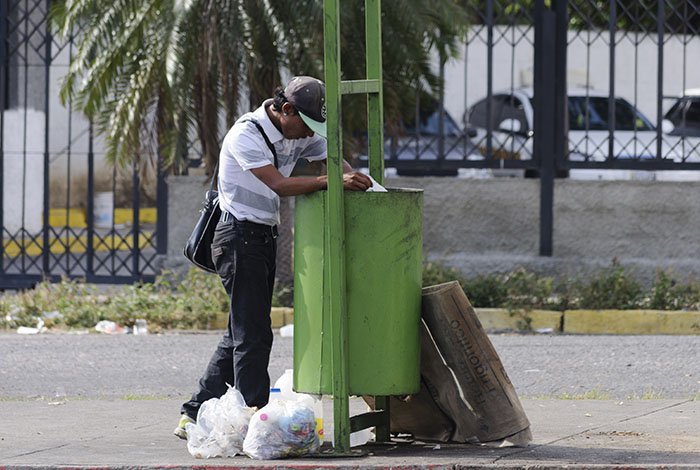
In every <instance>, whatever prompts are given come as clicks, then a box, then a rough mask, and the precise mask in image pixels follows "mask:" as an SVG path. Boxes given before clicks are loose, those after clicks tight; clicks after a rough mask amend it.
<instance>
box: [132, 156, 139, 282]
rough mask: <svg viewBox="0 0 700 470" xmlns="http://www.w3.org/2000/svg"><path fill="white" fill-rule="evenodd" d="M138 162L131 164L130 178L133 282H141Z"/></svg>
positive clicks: (137, 159) (137, 157) (135, 160)
mask: <svg viewBox="0 0 700 470" xmlns="http://www.w3.org/2000/svg"><path fill="white" fill-rule="evenodd" d="M139 161H140V157H139V156H136V158H135V159H134V163H133V169H132V176H131V184H132V187H131V198H132V201H131V210H132V212H133V214H132V235H133V241H132V244H133V246H132V247H131V256H132V258H131V266H132V267H131V269H132V273H131V277H132V278H133V279H134V281H139V280H141V274H140V273H139V270H140V267H139V265H140V261H141V247H140V246H139V234H140V233H141V227H139V220H140V214H139V205H140V202H141V201H140V192H141V191H140V190H141V178H140V177H139V167H140V165H139Z"/></svg>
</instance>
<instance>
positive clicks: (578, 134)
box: [465, 88, 700, 179]
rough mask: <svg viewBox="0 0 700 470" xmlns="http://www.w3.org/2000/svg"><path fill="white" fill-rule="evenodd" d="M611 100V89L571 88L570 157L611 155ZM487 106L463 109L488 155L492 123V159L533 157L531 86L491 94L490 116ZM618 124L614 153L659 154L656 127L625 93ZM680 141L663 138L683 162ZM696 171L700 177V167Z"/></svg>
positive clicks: (591, 172) (605, 174)
mask: <svg viewBox="0 0 700 470" xmlns="http://www.w3.org/2000/svg"><path fill="white" fill-rule="evenodd" d="M609 104H610V100H609V97H608V95H607V94H603V93H600V92H594V91H592V90H589V89H574V90H570V91H569V93H568V106H567V108H568V120H569V135H568V137H569V155H568V158H569V160H571V161H593V162H602V161H605V160H607V158H608V151H609V148H608V142H609V138H610V131H609V123H608V109H609ZM487 105H488V98H484V99H482V100H480V101H478V102H476V103H475V104H474V105H473V106H472V107H471V108H469V110H468V111H467V113H466V114H465V118H466V119H465V120H466V124H467V125H468V126H471V127H473V128H475V129H476V137H475V138H474V139H473V141H474V143H475V145H476V146H477V148H478V150H479V151H480V152H481V153H482V154H483V155H484V156H486V155H487V153H488V151H487V150H488V149H487V129H488V128H491V129H492V149H491V151H492V155H493V157H494V158H502V159H511V158H512V159H520V160H526V159H531V158H532V140H533V139H532V137H533V135H534V132H533V122H534V108H533V106H534V105H533V89H532V88H519V89H515V90H513V91H512V92H511V91H507V92H502V93H495V94H494V95H493V97H492V98H491V114H490V121H489V114H488V112H487ZM614 129H615V132H614V142H613V156H614V158H617V159H639V160H644V159H651V158H655V157H656V139H657V131H656V128H655V127H654V125H653V124H652V123H651V121H650V120H649V119H648V118H647V117H646V116H644V115H643V114H642V113H641V112H640V111H639V110H638V109H636V108H635V107H634V106H633V105H632V104H631V103H630V102H628V101H627V100H625V99H624V98H620V97H616V98H615V127H614ZM699 142H700V141H699ZM677 144H678V141H677V139H674V138H668V136H665V137H664V140H663V141H662V155H663V157H664V158H669V159H673V160H675V161H682V160H683V156H684V155H683V153H682V152H683V151H684V149H683V148H682V147H681V146H679V145H677ZM696 157H697V156H696ZM697 173H698V176H699V177H700V172H697ZM692 174H693V175H694V174H695V173H692ZM570 175H571V177H572V178H577V179H632V178H642V179H653V178H655V174H654V173H651V172H638V171H630V170H597V169H574V170H571V172H570Z"/></svg>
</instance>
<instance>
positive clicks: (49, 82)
mask: <svg viewBox="0 0 700 470" xmlns="http://www.w3.org/2000/svg"><path fill="white" fill-rule="evenodd" d="M50 4H51V2H50V1H49V0H9V1H8V0H2V1H0V111H1V112H2V114H1V115H0V173H1V174H2V178H1V181H0V186H1V188H2V190H1V191H0V205H1V206H2V214H0V227H1V229H2V238H3V244H2V256H0V289H4V288H23V287H29V286H32V285H33V284H35V283H37V282H39V281H40V280H43V279H49V280H56V279H59V278H61V277H68V278H84V279H86V280H88V281H89V282H97V283H103V282H104V283H124V282H134V281H137V280H144V281H149V280H152V279H153V278H154V275H155V274H156V272H157V271H159V259H160V258H159V255H160V254H164V253H165V250H166V240H167V238H166V233H167V220H166V218H165V217H166V196H167V186H166V182H165V178H164V174H163V172H162V171H161V168H160V167H159V166H158V163H157V159H155V158H152V157H148V156H142V157H141V158H140V159H135V163H134V164H133V166H132V167H131V168H123V169H121V168H112V167H111V166H110V165H108V164H106V162H105V161H104V155H103V153H102V148H103V145H102V141H101V140H100V139H99V138H97V137H95V136H94V135H93V127H92V125H91V123H90V122H89V121H87V120H86V119H85V118H84V117H83V116H82V115H81V114H80V113H77V112H73V109H72V106H71V104H70V103H68V104H67V105H66V106H64V105H62V104H61V103H60V102H59V101H58V90H59V87H60V79H61V77H63V76H64V75H65V72H66V71H67V68H68V64H69V62H70V58H71V57H72V55H73V53H74V46H73V41H72V40H68V41H65V42H59V41H57V40H56V38H54V37H52V35H51V34H50V32H49V28H48V25H47V16H48V10H49V8H50Z"/></svg>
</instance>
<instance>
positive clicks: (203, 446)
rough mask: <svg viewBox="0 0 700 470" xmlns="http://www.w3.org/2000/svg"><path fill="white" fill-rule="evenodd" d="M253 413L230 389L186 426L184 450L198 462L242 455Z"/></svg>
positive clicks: (213, 399)
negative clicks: (199, 460)
mask: <svg viewBox="0 0 700 470" xmlns="http://www.w3.org/2000/svg"><path fill="white" fill-rule="evenodd" d="M253 413H254V410H253V409H252V408H249V407H247V406H246V404H245V400H244V399H243V395H241V393H240V392H239V391H238V390H236V389H235V388H233V387H230V388H229V389H228V391H227V392H226V393H225V394H224V396H222V397H221V398H220V399H219V398H212V399H210V400H207V401H205V402H204V403H202V406H201V407H200V408H199V412H198V413H197V422H196V423H189V424H187V425H186V426H185V429H186V430H187V450H188V451H189V452H190V454H192V456H193V457H195V458H198V459H209V458H212V457H233V456H235V455H237V454H241V453H242V449H243V441H244V439H245V437H246V434H247V432H248V424H249V423H250V418H251V417H252V416H253Z"/></svg>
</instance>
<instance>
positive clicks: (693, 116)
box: [664, 88, 700, 137]
mask: <svg viewBox="0 0 700 470" xmlns="http://www.w3.org/2000/svg"><path fill="white" fill-rule="evenodd" d="M664 119H667V120H669V121H670V122H671V123H672V124H673V130H672V131H671V132H669V134H670V135H678V136H684V137H700V88H695V89H691V90H686V91H685V93H683V96H681V97H680V98H678V100H676V102H675V103H674V104H673V106H671V109H669V110H668V111H667V112H666V115H665V116H664Z"/></svg>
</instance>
